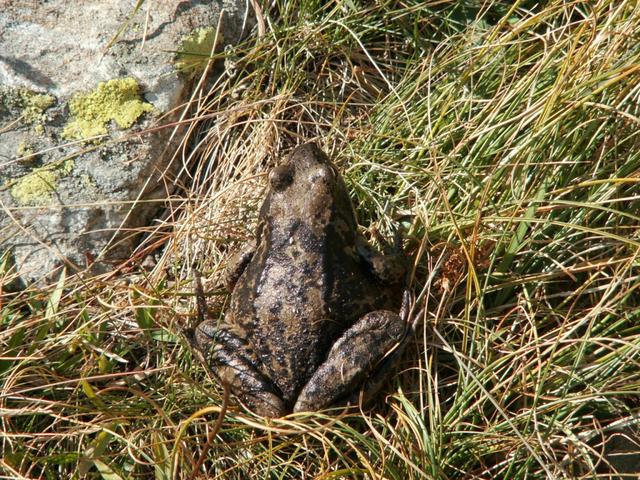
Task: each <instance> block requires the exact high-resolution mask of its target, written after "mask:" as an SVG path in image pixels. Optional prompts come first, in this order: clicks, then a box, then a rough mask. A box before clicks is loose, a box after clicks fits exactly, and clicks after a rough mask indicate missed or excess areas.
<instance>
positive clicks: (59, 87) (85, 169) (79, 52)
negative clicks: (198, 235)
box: [0, 0, 253, 282]
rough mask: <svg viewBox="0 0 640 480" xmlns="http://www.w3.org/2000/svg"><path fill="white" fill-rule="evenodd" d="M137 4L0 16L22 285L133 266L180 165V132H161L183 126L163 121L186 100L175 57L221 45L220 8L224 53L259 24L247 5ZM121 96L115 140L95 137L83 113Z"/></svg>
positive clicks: (8, 169)
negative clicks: (126, 263)
mask: <svg viewBox="0 0 640 480" xmlns="http://www.w3.org/2000/svg"><path fill="white" fill-rule="evenodd" d="M136 3H137V2H135V1H131V0H128V1H127V0H113V1H109V2H104V1H100V0H87V1H83V2H66V1H64V0H51V1H48V2H21V1H11V0H10V1H8V2H3V8H2V9H0V256H2V255H10V256H11V257H12V258H13V260H14V262H15V265H16V268H17V269H18V271H19V274H20V276H21V278H22V279H23V281H24V282H32V281H42V280H47V279H51V277H52V275H56V274H57V272H58V271H59V270H60V267H61V266H62V265H66V266H67V267H68V268H69V269H70V270H72V271H76V270H82V269H84V268H85V267H87V266H89V265H90V266H91V269H92V270H93V271H105V270H108V269H109V268H110V266H111V265H113V264H114V263H116V262H118V261H120V260H122V259H124V258H127V256H128V255H129V254H130V253H131V251H132V249H133V248H134V247H135V245H136V243H137V242H138V241H139V237H140V236H139V234H138V233H139V231H140V228H141V227H143V226H145V225H149V223H150V222H152V219H153V215H154V214H155V213H156V212H158V209H159V207H161V206H162V204H163V202H162V200H163V199H165V198H166V196H167V193H168V190H170V189H171V179H172V178H173V174H175V172H176V168H177V167H178V166H177V165H176V166H174V165H173V164H172V163H178V162H171V155H170V153H171V145H169V137H170V135H171V134H172V132H173V130H172V129H171V128H153V127H157V126H161V125H166V124H168V123H170V122H171V120H173V119H175V118H176V117H175V114H174V116H173V117H171V116H167V115H165V114H166V113H167V112H172V111H173V110H174V109H176V107H178V106H180V105H181V104H182V103H183V102H184V101H185V99H186V98H187V95H188V93H189V87H190V85H191V81H190V80H189V75H188V74H185V73H184V72H180V71H178V69H177V67H176V53H175V52H176V51H179V50H181V49H182V48H189V49H191V48H196V47H194V46H193V45H191V44H188V43H187V44H185V43H183V41H184V40H185V38H209V39H211V38H213V36H214V35H215V32H216V29H217V27H218V24H219V20H220V5H222V8H223V9H224V15H223V17H222V21H221V22H220V30H219V33H220V34H221V35H219V36H218V37H217V39H218V43H217V45H216V50H220V49H222V48H223V47H224V45H226V44H232V43H235V42H237V41H239V39H241V38H242V37H244V36H246V35H247V34H248V33H249V31H250V29H251V27H252V24H253V23H252V22H253V20H252V14H253V12H252V10H251V7H250V3H249V2H248V1H246V0H235V1H232V0H226V1H223V2H219V1H204V0H202V1H181V2H173V1H158V2H144V3H143V5H142V7H141V9H140V10H139V11H138V12H135V11H134V7H135V5H136ZM125 25H126V26H127V28H126V29H124V30H123V31H122V32H121V33H120V34H119V35H117V33H118V32H119V30H120V29H121V27H123V26H125ZM116 35H117V36H116ZM114 38H116V41H115V42H114V43H113V44H112V45H111V47H110V48H108V46H109V43H110V42H112V40H113V39H114ZM202 48H208V47H207V46H206V45H205V46H204V47H202ZM196 58H197V57H196ZM183 60H184V59H183ZM125 79H127V80H125ZM129 79H133V80H129ZM109 82H110V83H109ZM132 82H133V83H132ZM136 85H137V87H138V89H139V93H136V92H135V90H136ZM125 94H126V95H125ZM78 95H85V96H86V95H91V96H90V97H85V101H84V102H82V101H78V100H77V98H78V97H77V96H78ZM109 95H112V96H111V97H110V96H109ZM113 95H115V96H117V95H121V98H120V100H119V101H122V100H123V99H124V100H126V102H125V103H122V104H121V105H120V106H119V107H118V108H119V110H118V113H116V114H114V116H113V117H112V118H113V119H112V120H109V121H106V123H104V126H105V127H106V130H105V131H104V132H103V133H106V135H105V136H103V137H101V138H100V140H99V141H95V140H94V141H87V140H86V139H85V138H84V136H86V135H87V134H89V133H90V132H91V130H89V129H87V128H86V127H87V123H83V124H81V123H75V124H74V123H73V122H74V120H76V119H77V118H80V114H79V113H78V112H88V111H89V107H87V105H93V104H96V103H97V104H98V105H99V109H101V110H100V111H104V110H106V108H105V105H107V104H108V105H110V106H111V105H112V101H113V98H115V97H113ZM74 99H76V100H74ZM74 102H75V103H74ZM92 102H93V103H92ZM127 102H128V103H127ZM116 103H117V102H116ZM74 105H81V106H79V107H78V106H76V107H74ZM74 108H75V109H74ZM136 109H137V110H136ZM134 110H135V111H134ZM177 110H178V111H179V109H177ZM118 115H120V116H122V117H123V118H120V117H118ZM114 120H115V121H114ZM70 125H76V127H75V128H74V127H73V126H70ZM174 133H175V132H174ZM179 140H180V132H178V135H174V136H173V140H172V141H174V142H177V141H179ZM167 182H168V183H169V184H167Z"/></svg>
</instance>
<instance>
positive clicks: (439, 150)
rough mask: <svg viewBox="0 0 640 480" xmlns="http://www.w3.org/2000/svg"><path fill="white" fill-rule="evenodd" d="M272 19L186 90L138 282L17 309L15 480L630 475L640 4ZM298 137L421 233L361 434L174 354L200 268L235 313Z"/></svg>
mask: <svg viewBox="0 0 640 480" xmlns="http://www.w3.org/2000/svg"><path fill="white" fill-rule="evenodd" d="M263 13H264V32H263V34H262V35H261V36H259V37H252V38H251V39H250V40H248V41H247V42H246V43H244V44H242V45H239V46H237V47H235V48H234V49H232V50H231V51H228V52H226V54H224V55H226V56H225V67H223V66H222V59H221V58H220V59H219V60H217V62H214V64H213V67H214V68H218V69H221V68H225V72H224V74H223V75H222V76H221V77H220V78H219V79H218V80H217V81H216V83H215V84H214V85H208V84H207V83H206V82H201V83H198V84H197V86H196V89H195V93H194V95H193V97H192V104H191V107H192V108H195V109H196V110H197V113H196V114H195V115H193V116H192V117H190V118H188V119H187V121H186V123H187V125H188V127H189V133H188V136H187V138H186V139H185V142H184V145H183V147H182V148H181V149H180V150H179V151H178V152H177V153H176V157H175V161H176V162H182V164H184V165H185V168H184V169H183V171H182V172H181V174H180V176H179V177H178V178H177V179H170V180H171V181H175V182H176V183H177V184H178V185H180V186H181V187H182V191H181V192H180V193H179V194H176V195H175V196H174V198H173V200H174V201H173V202H171V205H172V210H171V211H169V212H168V216H167V220H166V222H165V223H164V224H163V225H161V227H159V228H158V229H157V231H156V232H155V233H153V234H151V235H148V236H147V237H146V238H145V240H144V242H143V243H142V244H141V246H140V248H139V250H138V252H136V254H135V255H133V256H132V258H133V262H132V265H131V266H128V267H127V268H122V269H120V270H119V271H118V272H117V274H115V275H107V276H103V277H98V278H93V279H79V278H77V277H64V276H61V277H60V280H59V282H58V283H57V284H56V285H52V286H51V287H50V288H40V289H28V290H25V291H22V292H20V293H9V291H5V293H4V294H3V295H2V296H1V297H0V298H1V299H2V310H1V312H2V313H1V317H0V325H1V326H2V329H1V331H0V352H2V353H0V379H1V383H0V422H1V428H0V432H1V434H0V442H1V446H0V451H2V452H3V453H2V456H1V460H0V472H1V473H2V475H4V476H5V477H9V478H14V477H16V478H24V477H26V478H60V477H73V478H76V477H77V478H79V477H83V476H84V477H88V478H108V479H117V478H152V477H155V478H159V479H164V478H167V479H168V478H205V477H206V478H282V479H285V478H323V479H329V478H385V479H419V478H428V479H432V478H433V479H436V478H437V479H452V478H487V479H489V478H505V479H513V478H607V477H606V475H608V474H609V473H611V472H613V471H614V469H615V468H618V469H620V468H622V469H624V468H625V467H624V465H622V466H621V464H619V463H618V462H617V460H616V457H615V456H612V455H611V454H612V453H615V452H614V451H613V450H612V448H613V447H612V446H611V444H612V442H611V439H613V438H618V439H620V438H623V436H629V437H630V438H632V439H633V438H635V441H636V442H638V438H640V437H638V436H637V433H636V432H637V431H638V429H639V422H640V421H639V420H638V418H639V413H640V393H639V392H640V373H639V372H640V368H639V366H640V327H639V326H638V325H639V321H640V294H639V289H640V277H639V275H640V230H639V228H638V226H639V225H640V186H639V183H640V148H639V147H640V133H639V132H640V129H639V124H640V115H639V114H640V7H638V6H637V5H636V2H630V1H621V2H620V1H618V2H614V1H609V0H599V1H594V2H581V1H573V2H569V1H560V0H549V1H514V2H499V1H493V2H491V1H486V2H481V1H471V0H468V1H464V0H458V1H453V0H451V1H442V2H435V1H432V2H428V1H427V2H418V1H414V0H406V1H403V2H399V1H398V2H396V1H390V0H388V1H381V2H376V3H375V4H374V3H373V2H358V1H356V0H353V1H343V2H319V1H312V0H298V1H293V2H284V1H274V2H272V4H271V5H270V6H269V8H266V7H265V9H264V12H263ZM222 56H223V55H222V54H220V55H219V57H222ZM307 140H316V141H318V142H319V143H320V144H321V145H322V147H323V148H324V149H325V151H327V152H328V153H330V155H331V156H332V158H333V159H334V161H335V162H336V163H337V165H338V166H339V168H340V170H341V171H342V172H343V174H344V176H345V179H346V181H347V184H348V187H349V190H350V192H351V193H352V195H353V200H354V203H355V204H356V208H357V210H358V214H359V217H360V221H361V223H362V225H364V226H365V227H367V228H369V231H371V228H370V227H375V228H376V229H378V230H380V231H382V232H383V233H384V234H389V235H390V234H391V232H392V230H393V228H394V227H395V226H397V225H399V224H400V225H402V226H403V227H404V229H405V230H406V238H405V244H406V245H405V246H406V249H407V252H408V253H409V254H411V256H412V259H413V261H414V266H415V269H414V270H415V275H414V277H413V280H412V287H413V290H414V292H415V302H416V306H415V308H414V314H415V312H417V311H418V310H419V309H420V307H422V306H425V307H426V310H425V311H426V313H425V314H424V318H423V319H422V321H421V323H420V325H421V327H420V329H419V332H418V334H417V335H416V338H415V341H414V342H413V343H412V345H411V346H410V348H409V349H408V350H407V352H406V354H405V355H404V357H403V363H402V365H401V366H400V367H399V370H398V372H397V375H394V377H393V378H392V379H391V380H390V382H389V385H388V386H387V388H386V389H385V392H384V395H381V396H380V399H379V401H378V402H377V404H376V405H375V407H374V408H373V409H372V410H367V411H360V410H358V409H356V410H351V411H348V412H341V411H340V410H336V411H333V412H318V413H310V414H304V415H302V414H301V415H296V416H290V417H287V418H284V419H279V420H271V421H266V420H264V419H261V418H259V417H256V416H254V415H252V414H251V413H250V412H248V411H246V410H244V409H242V408H241V407H238V406H235V405H234V404H233V403H232V404H230V405H228V408H226V409H225V408H223V407H222V406H223V405H225V402H224V391H223V389H222V388H221V387H220V386H219V385H217V383H216V382H215V381H214V380H212V379H211V378H210V377H209V376H208V375H207V372H206V371H205V370H204V369H203V368H202V366H201V365H200V364H199V363H198V362H197V360H195V359H194V357H193V356H192V354H191V352H190V351H189V348H188V347H187V345H186V343H185V342H184V341H183V340H181V338H180V335H179V334H180V332H181V329H182V328H184V327H186V326H193V324H194V323H195V322H196V318H195V313H194V312H195V303H194V298H193V293H192V292H193V288H192V283H191V273H190V272H191V268H192V267H197V268H198V269H200V270H201V271H203V272H204V275H205V278H207V279H208V282H207V284H206V288H207V290H208V295H209V297H208V298H209V302H210V307H211V310H212V313H213V314H214V315H220V316H222V314H223V309H224V302H225V300H226V295H225V294H224V292H222V290H221V289H220V288H219V286H220V278H221V272H222V269H223V267H224V265H225V262H226V259H227V258H228V256H229V252H230V251H232V250H233V249H235V248H236V247H237V246H238V245H240V244H241V243H242V242H243V241H245V240H247V239H250V238H251V236H252V228H253V227H252V226H253V224H254V222H255V218H256V208H257V206H258V205H259V202H260V199H261V193H260V188H261V187H262V186H263V185H264V183H265V175H264V173H265V172H267V171H268V169H269V167H270V166H272V165H273V164H274V162H275V161H277V159H278V158H279V157H280V156H281V154H282V153H283V152H285V151H287V150H288V149H289V148H290V147H292V146H294V145H296V144H298V143H301V142H303V141H307ZM187 146H188V147H190V149H187V148H186V147H187ZM151 251H154V252H155V255H156V265H155V267H153V268H146V269H145V268H143V267H142V266H140V265H139V262H138V260H139V259H141V258H142V257H144V255H146V254H147V253H148V252H151ZM2 272H3V273H1V274H0V275H2V277H0V278H4V280H3V281H2V282H0V283H1V284H5V285H7V284H8V283H9V282H10V281H11V280H12V279H13V278H14V273H13V271H12V269H11V267H10V265H9V264H8V263H7V261H5V262H4V263H2ZM634 448H635V450H637V451H638V453H639V454H640V447H637V446H635V447H634ZM618 453H619V452H618ZM636 461H637V460H636ZM628 478H632V477H628Z"/></svg>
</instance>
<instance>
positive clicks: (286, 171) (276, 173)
mask: <svg viewBox="0 0 640 480" xmlns="http://www.w3.org/2000/svg"><path fill="white" fill-rule="evenodd" d="M292 182H293V168H291V165H278V166H277V167H275V168H274V169H273V170H271V173H270V174H269V184H270V185H271V188H273V190H275V191H276V192H281V191H282V190H284V189H285V188H287V187H288V186H289V185H291V183H292Z"/></svg>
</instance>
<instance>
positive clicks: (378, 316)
mask: <svg viewBox="0 0 640 480" xmlns="http://www.w3.org/2000/svg"><path fill="white" fill-rule="evenodd" d="M404 333H405V323H404V321H403V320H402V319H401V318H400V316H399V315H398V314H397V313H394V312H390V311H387V310H379V311H375V312H371V313H368V314H367V315H365V316H364V317H362V318H361V319H360V320H359V321H358V322H356V323H355V324H354V325H353V326H352V327H351V328H349V329H348V330H347V331H346V332H345V333H344V334H343V335H342V336H341V337H340V338H339V339H338V340H337V341H336V343H335V344H334V346H333V348H332V349H331V350H330V351H329V355H328V356H327V359H326V360H325V361H324V363H323V364H322V365H320V367H318V369H317V370H316V372H315V373H314V374H313V376H312V377H311V379H310V380H309V381H308V382H307V384H306V385H305V386H304V388H303V389H302V391H301V392H300V394H299V395H298V400H297V402H296V404H295V406H294V407H293V410H294V412H305V411H311V410H319V409H322V408H326V407H329V406H331V405H332V404H335V403H339V402H340V401H344V399H347V398H349V397H351V396H352V393H353V392H354V391H355V390H357V389H359V388H360V386H361V385H362V384H363V383H364V381H365V380H366V379H367V378H368V377H369V375H370V374H371V373H372V372H373V371H374V370H375V368H376V366H377V365H378V364H379V363H380V361H381V360H382V359H383V358H384V356H385V355H386V354H387V353H388V352H389V350H391V348H393V346H394V345H396V344H397V343H398V342H400V341H401V340H402V338H403V336H404Z"/></svg>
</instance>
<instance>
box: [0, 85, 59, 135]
mask: <svg viewBox="0 0 640 480" xmlns="http://www.w3.org/2000/svg"><path fill="white" fill-rule="evenodd" d="M55 103H56V98H55V97H54V96H53V95H49V94H47V93H38V92H34V91H32V90H28V89H26V88H9V87H2V88H0V111H1V110H6V111H8V112H12V111H13V112H14V114H15V112H16V111H17V112H18V114H19V115H20V119H21V120H22V122H23V123H25V124H27V125H33V126H34V128H35V129H36V130H37V131H38V133H42V132H43V131H44V128H43V126H42V125H43V123H44V121H45V120H46V117H45V113H44V112H45V111H46V110H47V109H49V108H51V107H52V106H53V105H54V104H55Z"/></svg>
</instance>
